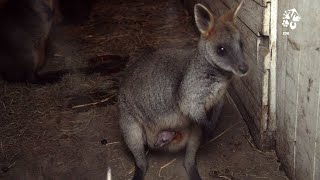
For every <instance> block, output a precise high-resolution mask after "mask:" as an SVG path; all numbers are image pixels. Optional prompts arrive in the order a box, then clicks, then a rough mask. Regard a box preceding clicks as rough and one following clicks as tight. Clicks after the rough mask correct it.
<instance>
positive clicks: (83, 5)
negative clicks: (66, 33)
mask: <svg viewBox="0 0 320 180" xmlns="http://www.w3.org/2000/svg"><path fill="white" fill-rule="evenodd" d="M58 3H59V5H58V7H59V10H60V13H61V14H62V16H63V18H62V19H63V22H65V23H68V24H81V23H83V22H84V21H86V20H87V19H88V18H89V15H90V11H91V8H92V4H93V0H59V2H58Z"/></svg>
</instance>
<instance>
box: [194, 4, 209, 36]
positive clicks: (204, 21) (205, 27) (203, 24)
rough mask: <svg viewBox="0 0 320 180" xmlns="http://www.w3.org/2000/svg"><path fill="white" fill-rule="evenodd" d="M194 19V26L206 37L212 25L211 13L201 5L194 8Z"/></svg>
mask: <svg viewBox="0 0 320 180" xmlns="http://www.w3.org/2000/svg"><path fill="white" fill-rule="evenodd" d="M194 18H195V21H196V25H197V27H198V29H199V31H200V32H201V34H202V35H208V33H209V32H210V30H211V29H212V28H213V25H214V18H213V15H212V14H211V12H210V11H209V10H208V9H207V8H206V7H205V6H204V5H202V4H196V5H195V6H194Z"/></svg>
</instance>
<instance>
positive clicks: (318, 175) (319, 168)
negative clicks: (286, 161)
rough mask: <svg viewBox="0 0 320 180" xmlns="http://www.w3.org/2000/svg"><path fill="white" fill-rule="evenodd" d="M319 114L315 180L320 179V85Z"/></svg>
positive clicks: (319, 95)
mask: <svg viewBox="0 0 320 180" xmlns="http://www.w3.org/2000/svg"><path fill="white" fill-rule="evenodd" d="M318 92H319V94H318V112H317V120H318V121H317V131H316V142H315V149H316V151H315V155H314V158H315V160H314V173H313V179H314V180H316V179H320V85H319V87H318Z"/></svg>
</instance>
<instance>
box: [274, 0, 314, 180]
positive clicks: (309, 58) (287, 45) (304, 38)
mask: <svg viewBox="0 0 320 180" xmlns="http://www.w3.org/2000/svg"><path fill="white" fill-rule="evenodd" d="M319 5H320V2H319V1H317V2H315V1H303V2H301V1H298V0H290V1H289V0H281V1H279V16H280V17H281V16H282V13H283V12H284V10H289V9H292V8H296V10H297V11H298V13H299V14H300V15H301V16H302V18H303V19H302V21H301V22H299V23H298V26H297V29H295V30H289V33H290V34H289V36H284V35H283V34H282V32H284V31H288V29H286V30H284V28H283V27H282V25H281V23H282V20H280V21H279V23H278V26H279V31H278V60H277V61H278V62H277V119H278V123H277V125H278V129H277V132H278V133H277V152H278V154H279V155H280V158H281V160H282V161H283V162H284V165H285V166H286V168H287V171H288V174H289V176H290V177H291V178H294V179H297V180H309V179H310V180H311V179H319V175H318V174H319V173H320V172H319V171H320V169H319V168H317V167H319V165H318V164H319V155H318V154H319V150H318V149H317V148H318V147H317V143H318V139H319V138H318V136H319V135H318V129H319V128H318V127H317V126H319V123H318V121H319V120H318V119H319V84H320V73H319V68H320V61H319V56H320V54H319V47H320V44H319V43H320V41H319V38H318V35H317V33H318V32H319V29H320V24H319V23H315V22H314V19H316V18H317V17H319V15H320V12H319V10H317V7H319ZM310 12H312V13H310ZM280 17H279V18H280Z"/></svg>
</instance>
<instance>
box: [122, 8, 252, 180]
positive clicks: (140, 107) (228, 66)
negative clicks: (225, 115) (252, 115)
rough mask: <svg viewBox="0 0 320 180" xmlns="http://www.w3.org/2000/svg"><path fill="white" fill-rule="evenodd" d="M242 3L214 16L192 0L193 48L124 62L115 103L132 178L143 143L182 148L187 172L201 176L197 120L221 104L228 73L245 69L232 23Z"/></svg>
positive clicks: (141, 163)
mask: <svg viewBox="0 0 320 180" xmlns="http://www.w3.org/2000/svg"><path fill="white" fill-rule="evenodd" d="M241 4H242V3H241ZM241 4H240V5H239V6H238V7H237V8H234V9H233V10H231V11H229V12H227V13H226V14H224V15H223V16H221V17H219V18H216V17H214V16H213V15H212V13H211V12H210V11H209V10H208V9H207V8H206V7H205V6H203V5H201V4H196V5H195V6H194V15H195V21H196V25H197V27H198V29H199V31H200V32H201V38H200V40H199V44H198V48H197V49H175V48H173V49H164V50H158V51H155V52H153V53H149V54H145V55H143V56H142V57H141V58H140V59H139V60H138V61H136V63H134V64H132V65H131V66H130V67H128V70H127V72H126V75H125V77H124V79H123V81H122V83H121V86H120V93H119V108H120V127H121V130H122V132H123V136H124V140H125V142H126V144H127V146H128V148H129V149H130V151H131V152H132V154H133V156H134V158H135V164H136V170H135V174H134V176H133V179H144V175H145V173H146V171H147V160H146V156H145V151H144V145H148V146H149V147H150V148H151V149H159V147H160V149H162V150H167V151H177V150H181V149H185V150H186V155H185V160H184V167H185V169H186V171H187V173H188V176H189V178H190V179H192V180H195V179H201V178H200V176H199V173H198V170H197V167H196V153H197V150H198V148H199V145H200V140H201V136H202V126H206V125H207V124H209V122H208V114H209V112H210V111H211V109H212V108H213V107H214V106H216V105H219V104H220V102H221V100H222V98H223V96H224V94H225V92H226V89H227V87H228V84H229V82H230V80H231V78H232V76H233V75H237V76H244V75H246V74H247V71H248V65H247V63H246V61H245V59H244V55H243V49H242V45H241V39H240V33H239V30H238V29H237V27H236V25H235V23H234V22H235V20H236V15H237V12H238V11H239V9H240V7H241ZM162 139H164V142H161V140H162ZM159 141H160V142H159Z"/></svg>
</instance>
